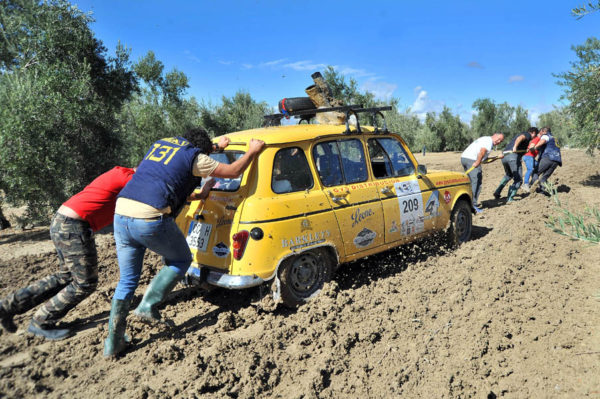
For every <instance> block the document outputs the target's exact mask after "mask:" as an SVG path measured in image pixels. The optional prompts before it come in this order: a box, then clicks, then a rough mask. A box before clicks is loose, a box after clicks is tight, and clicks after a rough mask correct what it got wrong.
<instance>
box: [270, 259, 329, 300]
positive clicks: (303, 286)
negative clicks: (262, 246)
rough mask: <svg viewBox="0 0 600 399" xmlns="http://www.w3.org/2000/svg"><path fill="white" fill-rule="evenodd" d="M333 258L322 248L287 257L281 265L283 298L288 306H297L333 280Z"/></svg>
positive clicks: (280, 274) (280, 275) (280, 280)
mask: <svg viewBox="0 0 600 399" xmlns="http://www.w3.org/2000/svg"><path fill="white" fill-rule="evenodd" d="M332 273H333V267H332V262H331V258H330V257H329V256H328V254H327V253H326V252H324V251H321V250H312V251H306V252H302V253H301V254H299V255H296V256H292V257H291V258H288V259H286V260H285V261H284V262H283V263H282V264H281V266H280V267H279V283H280V290H281V300H282V301H283V303H284V305H286V306H288V307H292V308H294V307H297V306H299V305H301V304H303V303H304V302H306V301H307V300H309V299H310V298H311V297H313V296H314V295H315V294H316V293H318V292H319V291H320V290H321V288H323V285H324V284H325V283H326V282H328V281H329V280H331V275H332Z"/></svg>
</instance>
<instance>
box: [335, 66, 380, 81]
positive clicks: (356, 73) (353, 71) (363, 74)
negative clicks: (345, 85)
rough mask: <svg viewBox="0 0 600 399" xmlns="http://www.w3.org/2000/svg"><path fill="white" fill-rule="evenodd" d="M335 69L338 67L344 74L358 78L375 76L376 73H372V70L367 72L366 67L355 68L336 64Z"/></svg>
mask: <svg viewBox="0 0 600 399" xmlns="http://www.w3.org/2000/svg"><path fill="white" fill-rule="evenodd" d="M334 68H335V69H337V70H338V71H339V72H340V73H341V74H342V75H353V76H355V77H357V78H365V77H369V76H371V77H374V76H375V74H374V73H371V72H367V71H365V70H364V69H355V68H350V67H343V66H342V67H340V66H334Z"/></svg>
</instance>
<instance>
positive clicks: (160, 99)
mask: <svg viewBox="0 0 600 399" xmlns="http://www.w3.org/2000/svg"><path fill="white" fill-rule="evenodd" d="M133 69H134V71H135V74H136V76H137V77H138V79H139V82H140V87H139V89H138V90H137V91H136V93H135V94H134V95H133V96H132V98H131V99H130V100H128V101H127V102H126V103H125V104H124V105H123V107H122V109H121V112H120V113H119V116H118V120H119V124H120V129H119V132H120V134H121V138H122V141H123V143H124V152H123V153H124V157H125V159H126V162H127V163H128V164H131V165H134V164H137V163H139V162H140V161H141V159H142V157H143V156H144V154H145V153H146V151H147V150H148V148H149V147H150V145H151V144H152V143H153V142H154V141H156V140H158V139H161V138H163V137H169V136H181V135H183V134H184V132H185V131H186V130H187V129H189V128H191V127H195V126H197V125H198V124H199V123H200V106H199V105H198V103H197V102H196V100H195V99H194V98H193V97H192V98H189V99H188V98H186V97H185V94H186V91H187V89H188V87H189V84H188V79H187V76H186V75H185V74H184V73H183V72H181V71H179V70H177V69H173V70H171V71H169V72H165V70H164V64H163V63H162V62H161V61H159V60H158V59H157V58H156V56H155V54H154V52H152V51H149V52H148V53H147V54H146V55H145V56H143V57H141V58H140V59H139V60H138V62H137V63H135V64H134V65H133Z"/></svg>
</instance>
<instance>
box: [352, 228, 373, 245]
mask: <svg viewBox="0 0 600 399" xmlns="http://www.w3.org/2000/svg"><path fill="white" fill-rule="evenodd" d="M375 237H377V233H376V232H374V231H373V230H369V229H367V228H366V227H365V228H364V229H362V230H361V231H360V232H359V233H358V234H357V236H356V237H354V240H353V242H354V245H356V247H357V248H364V247H368V246H369V245H371V243H372V242H373V240H374V239H375Z"/></svg>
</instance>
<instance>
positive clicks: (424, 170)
mask: <svg viewBox="0 0 600 399" xmlns="http://www.w3.org/2000/svg"><path fill="white" fill-rule="evenodd" d="M426 174H427V166H425V165H418V166H417V176H421V175H426Z"/></svg>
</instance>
